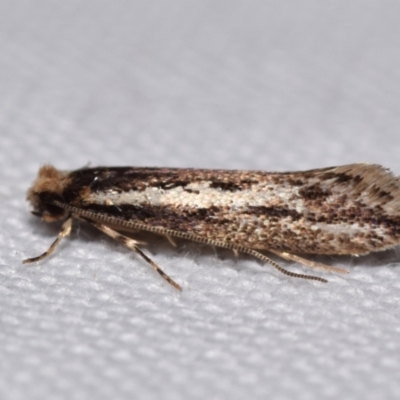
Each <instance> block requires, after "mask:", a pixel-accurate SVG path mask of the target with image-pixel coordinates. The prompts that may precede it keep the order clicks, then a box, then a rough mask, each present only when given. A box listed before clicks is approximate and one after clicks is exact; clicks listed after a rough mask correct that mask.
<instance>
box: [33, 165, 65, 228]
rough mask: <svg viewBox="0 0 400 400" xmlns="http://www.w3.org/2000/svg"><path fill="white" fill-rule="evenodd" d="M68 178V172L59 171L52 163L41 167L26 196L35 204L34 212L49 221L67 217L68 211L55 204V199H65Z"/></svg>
mask: <svg viewBox="0 0 400 400" xmlns="http://www.w3.org/2000/svg"><path fill="white" fill-rule="evenodd" d="M68 180H69V179H68V172H63V171H59V170H57V169H56V168H54V167H53V166H52V165H44V166H43V167H41V168H40V170H39V173H38V176H37V177H36V180H35V181H34V182H33V185H32V187H31V188H30V189H29V190H28V193H27V197H26V198H27V200H28V201H29V202H30V203H31V204H32V206H33V211H32V214H34V215H36V216H39V217H41V218H42V219H43V220H44V221H47V222H53V221H57V220H59V219H62V218H65V217H66V216H67V214H68V212H67V211H66V210H64V209H63V208H61V207H58V206H56V205H54V204H53V201H54V200H59V201H63V197H62V194H63V191H64V188H65V187H66V185H67V184H68Z"/></svg>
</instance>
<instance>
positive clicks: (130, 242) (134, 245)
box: [87, 220, 182, 291]
mask: <svg viewBox="0 0 400 400" xmlns="http://www.w3.org/2000/svg"><path fill="white" fill-rule="evenodd" d="M87 221H88V222H90V223H91V224H92V225H94V226H95V227H96V228H97V229H99V230H100V231H102V232H103V233H105V234H106V235H108V236H110V237H112V238H113V239H115V240H116V241H117V242H119V243H121V244H123V245H124V246H126V247H127V248H128V249H130V250H132V251H134V252H135V253H137V254H139V255H140V256H141V257H142V258H143V259H144V260H145V261H147V262H148V263H149V264H150V265H151V266H152V267H153V268H154V269H155V270H156V271H157V272H158V274H159V275H161V277H162V278H164V279H165V280H166V281H167V282H168V283H169V284H171V285H172V286H173V287H174V288H176V289H178V290H179V291H182V287H181V286H180V285H178V284H177V283H176V282H175V281H174V280H173V279H172V278H170V277H169V276H168V275H167V274H166V273H165V272H164V271H163V270H162V269H161V268H160V267H159V266H158V265H157V264H156V263H155V262H154V261H153V260H152V259H151V258H150V257H148V256H147V255H146V254H145V253H143V252H142V250H140V248H139V247H138V243H139V242H138V241H137V240H134V239H132V238H130V237H128V236H125V235H121V234H120V233H118V232H117V231H114V230H113V229H111V228H109V227H108V226H107V225H103V224H99V223H97V222H94V221H92V220H87Z"/></svg>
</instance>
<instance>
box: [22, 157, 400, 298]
mask: <svg viewBox="0 0 400 400" xmlns="http://www.w3.org/2000/svg"><path fill="white" fill-rule="evenodd" d="M27 199H28V201H30V203H31V204H32V206H33V211H32V212H33V214H34V215H37V216H39V217H41V218H42V219H43V220H44V221H46V222H53V221H58V220H64V223H63V225H62V227H61V230H60V232H59V234H58V237H57V238H56V239H55V241H54V242H53V243H52V244H51V246H50V247H49V248H48V250H47V251H45V252H44V253H43V254H42V255H40V256H38V257H34V258H28V259H26V260H24V263H29V262H36V261H40V260H42V259H44V258H45V257H47V256H49V255H50V254H52V253H53V252H54V250H55V249H56V247H57V246H58V244H59V243H60V241H61V240H62V238H64V237H66V236H68V235H69V234H70V232H71V228H72V223H73V221H74V220H81V221H85V222H87V223H89V224H91V225H93V226H94V227H96V228H97V229H99V230H100V231H102V232H104V233H105V234H106V235H108V236H110V237H112V238H113V239H115V240H117V241H118V242H120V243H122V244H123V245H125V246H126V247H128V248H129V249H131V250H133V251H135V252H136V253H137V254H139V255H140V256H141V257H142V258H143V259H144V260H146V261H147V262H148V263H149V264H150V265H151V266H152V267H153V268H154V269H155V270H156V271H157V272H158V273H159V274H160V275H161V276H162V277H163V278H164V279H165V280H166V281H168V282H169V283H170V284H171V285H173V286H174V287H175V288H177V289H179V290H181V286H180V285H179V284H178V283H176V282H175V281H174V280H173V279H172V278H170V277H169V276H168V275H167V274H166V273H165V272H163V271H162V269H161V268H160V267H159V266H158V265H157V264H156V263H155V262H154V261H153V260H152V259H151V258H150V257H149V256H147V255H146V253H145V252H143V250H142V249H141V244H143V242H140V241H138V240H135V239H134V238H132V237H129V236H127V234H126V233H127V232H128V233H130V234H132V233H134V232H137V231H145V232H151V233H154V234H158V235H162V236H165V237H166V238H167V239H168V240H169V241H170V242H171V244H173V245H175V242H174V240H173V238H180V239H186V240H190V241H194V242H199V243H204V244H207V245H212V246H216V247H221V248H226V249H230V250H232V251H233V252H234V253H235V254H238V253H244V254H248V255H250V256H254V257H256V258H258V259H260V260H262V261H263V262H266V263H269V264H271V265H272V266H273V267H275V268H276V269H278V270H279V271H280V272H282V273H284V274H286V275H288V276H291V277H297V278H304V279H311V280H317V281H321V282H326V280H325V279H323V278H320V277H317V276H311V275H304V274H298V273H294V272H290V271H288V270H286V269H284V268H282V267H281V266H280V265H278V264H277V263H276V262H275V261H274V260H272V259H270V258H269V257H267V256H266V255H265V254H263V253H261V251H267V252H269V253H272V254H275V255H277V256H279V257H281V258H283V259H286V260H291V261H295V262H299V263H302V264H304V265H306V266H308V267H312V268H319V269H322V270H325V271H331V272H339V273H340V272H341V273H346V272H347V271H346V270H343V269H340V268H334V267H330V266H327V265H324V264H321V263H318V262H315V261H312V260H309V259H305V258H303V257H302V256H300V255H303V254H331V255H332V254H335V255H339V254H347V255H355V256H356V255H362V254H367V253H370V252H374V251H381V250H385V249H388V248H391V247H393V246H396V245H398V244H399V243H400V181H399V178H397V177H395V176H394V175H393V174H392V173H391V172H390V171H388V170H387V169H385V168H383V167H381V166H379V165H372V164H350V165H343V166H338V167H330V168H322V169H313V170H309V171H301V172H283V173H281V172H272V173H271V172H263V171H239V170H212V169H178V168H136V167H98V168H82V169H78V170H76V171H59V170H57V169H56V168H55V167H53V166H51V165H45V166H43V167H42V168H41V169H40V170H39V174H38V176H37V178H36V180H35V182H34V183H33V185H32V187H31V188H30V189H29V191H28V194H27Z"/></svg>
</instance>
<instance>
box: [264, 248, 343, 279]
mask: <svg viewBox="0 0 400 400" xmlns="http://www.w3.org/2000/svg"><path fill="white" fill-rule="evenodd" d="M268 251H269V252H271V253H274V254H276V255H277V256H279V257H282V258H284V259H285V260H289V261H296V262H298V263H300V264H303V265H305V266H306V267H309V268H316V269H321V270H323V271H328V272H334V273H337V274H348V273H349V271H347V269H344V268H337V267H332V266H330V265H325V264H321V263H319V262H316V261H311V260H307V259H306V258H302V257H299V256H296V255H295V254H290V253H287V252H285V251H276V250H268Z"/></svg>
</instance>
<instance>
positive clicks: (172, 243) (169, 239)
mask: <svg viewBox="0 0 400 400" xmlns="http://www.w3.org/2000/svg"><path fill="white" fill-rule="evenodd" d="M164 236H165V238H166V239H167V240H168V242H169V243H170V244H171V246H172V247H178V245H177V244H176V242H175V240H174V239H173V237H172V236H170V235H164Z"/></svg>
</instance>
